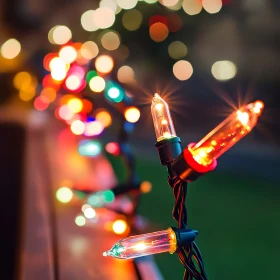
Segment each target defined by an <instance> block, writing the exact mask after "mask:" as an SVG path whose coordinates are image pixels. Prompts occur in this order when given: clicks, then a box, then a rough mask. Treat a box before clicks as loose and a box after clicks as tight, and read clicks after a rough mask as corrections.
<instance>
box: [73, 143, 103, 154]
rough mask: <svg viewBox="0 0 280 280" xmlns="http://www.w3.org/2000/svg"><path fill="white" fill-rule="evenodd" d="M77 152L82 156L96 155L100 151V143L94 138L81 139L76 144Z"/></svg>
mask: <svg viewBox="0 0 280 280" xmlns="http://www.w3.org/2000/svg"><path fill="white" fill-rule="evenodd" d="M78 152H79V154H80V155H82V156H87V157H96V156H98V155H100V154H101V152H102V145H101V143H100V142H99V141H96V140H82V141H80V142H79V144H78Z"/></svg>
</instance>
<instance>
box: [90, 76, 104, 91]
mask: <svg viewBox="0 0 280 280" xmlns="http://www.w3.org/2000/svg"><path fill="white" fill-rule="evenodd" d="M105 85H106V83H105V80H104V79H103V78H102V77H99V76H96V77H93V78H92V79H91V80H90V81H89V87H90V89H91V90H92V91H94V92H101V91H103V90H104V88H105Z"/></svg>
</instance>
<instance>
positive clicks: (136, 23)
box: [122, 9, 143, 31]
mask: <svg viewBox="0 0 280 280" xmlns="http://www.w3.org/2000/svg"><path fill="white" fill-rule="evenodd" d="M142 21H143V16H142V14H141V12H139V11H138V10H136V9H133V10H130V11H125V12H124V14H123V17H122V23H123V26H124V28H125V29H127V30H129V31H135V30H137V29H139V27H140V26H141V23H142Z"/></svg>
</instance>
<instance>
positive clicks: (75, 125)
mask: <svg viewBox="0 0 280 280" xmlns="http://www.w3.org/2000/svg"><path fill="white" fill-rule="evenodd" d="M70 128H71V131H72V132H73V134H75V135H82V134H83V133H84V131H85V124H84V123H83V122H82V121H81V120H75V121H73V122H72V124H71V127H70Z"/></svg>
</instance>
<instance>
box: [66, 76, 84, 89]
mask: <svg viewBox="0 0 280 280" xmlns="http://www.w3.org/2000/svg"><path fill="white" fill-rule="evenodd" d="M65 85H66V87H67V88H68V89H70V90H76V89H78V88H79V87H80V85H81V79H80V78H79V77H78V76H76V75H70V76H69V77H68V78H67V79H66V81H65Z"/></svg>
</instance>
